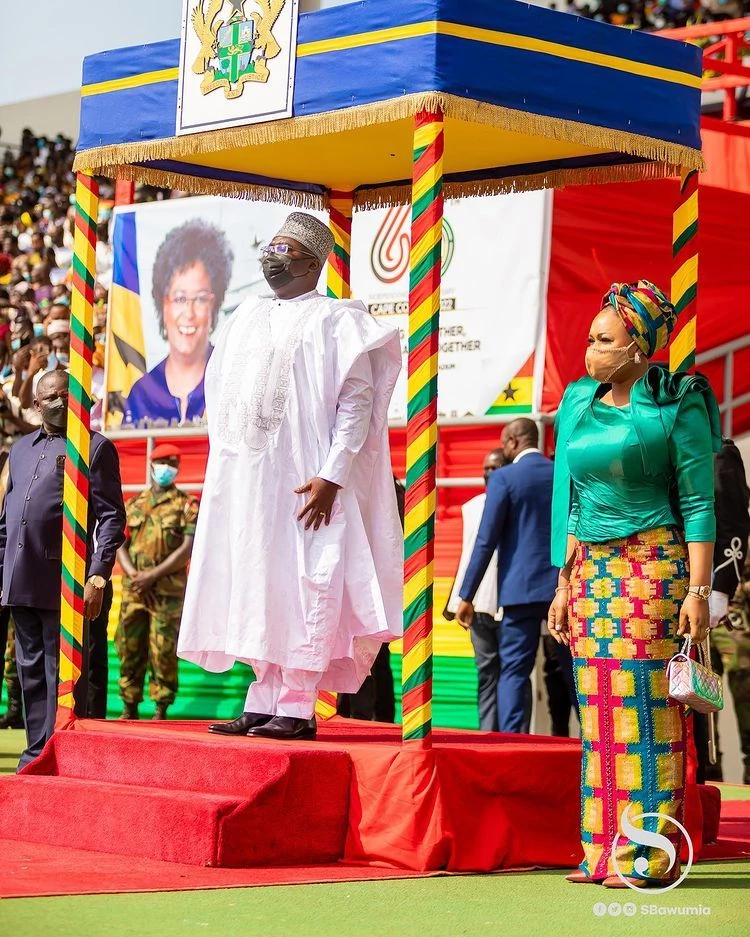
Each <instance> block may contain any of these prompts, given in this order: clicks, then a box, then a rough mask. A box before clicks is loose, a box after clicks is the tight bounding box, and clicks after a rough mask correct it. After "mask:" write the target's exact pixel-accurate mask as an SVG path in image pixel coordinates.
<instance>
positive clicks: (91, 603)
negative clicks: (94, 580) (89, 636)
mask: <svg viewBox="0 0 750 937" xmlns="http://www.w3.org/2000/svg"><path fill="white" fill-rule="evenodd" d="M103 599H104V589H97V588H96V586H92V585H91V583H90V582H87V583H86V585H85V586H84V587H83V617H84V618H87V619H88V620H89V621H93V620H94V619H95V618H98V617H99V614H100V612H101V610H102V600H103Z"/></svg>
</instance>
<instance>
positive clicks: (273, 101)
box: [177, 0, 299, 135]
mask: <svg viewBox="0 0 750 937" xmlns="http://www.w3.org/2000/svg"><path fill="white" fill-rule="evenodd" d="M298 15H299V0H183V4H182V40H181V44H180V72H179V83H178V93H177V134H178V135H179V134H185V133H199V132H200V131H203V130H219V129H221V128H223V127H238V126H242V125H244V124H254V123H259V122H260V121H268V120H277V119H278V118H280V117H291V116H292V103H293V100H292V99H293V92H294V67H295V62H296V58H297V18H298Z"/></svg>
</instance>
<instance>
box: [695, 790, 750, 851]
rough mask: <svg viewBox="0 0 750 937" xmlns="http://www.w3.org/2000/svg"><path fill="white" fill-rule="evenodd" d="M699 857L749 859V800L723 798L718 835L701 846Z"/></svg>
mask: <svg viewBox="0 0 750 937" xmlns="http://www.w3.org/2000/svg"><path fill="white" fill-rule="evenodd" d="M701 859H706V860H715V861H718V860H720V859H750V800H724V801H722V804H721V823H720V824H719V837H718V839H717V841H716V842H715V843H710V844H708V845H705V846H704V847H703V851H702V852H701Z"/></svg>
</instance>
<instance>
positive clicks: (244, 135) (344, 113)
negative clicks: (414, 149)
mask: <svg viewBox="0 0 750 937" xmlns="http://www.w3.org/2000/svg"><path fill="white" fill-rule="evenodd" d="M424 110H427V111H434V112H438V111H442V112H443V114H444V115H445V116H446V117H447V118H449V119H453V120H462V121H469V122H471V123H475V124H484V125H488V126H494V127H500V128H502V129H504V130H508V131H512V132H514V133H521V134H527V135H529V134H530V135H533V136H538V137H546V138H549V139H552V140H560V141H564V142H568V143H577V144H580V145H582V146H588V147H591V148H592V149H597V150H615V151H616V152H622V153H629V154H630V155H632V156H641V157H643V158H645V159H649V160H654V161H658V162H664V163H669V164H670V165H673V166H684V167H685V168H686V169H698V170H703V169H705V164H704V162H703V157H702V156H701V153H700V151H699V150H695V149H693V148H692V147H689V146H681V145H680V144H676V143H668V142H666V141H664V140H657V139H656V138H654V137H646V136H641V135H640V134H636V133H627V132H625V131H622V130H610V129H609V128H606V127H597V126H594V125H592V124H585V123H580V122H578V121H574V120H564V119H562V118H559V117H545V116H543V115H541V114H531V113H529V112H528V111H519V110H514V109H512V108H507V107H498V106H497V105H494V104H486V103H484V102H482V101H474V100H471V99H469V98H461V97H457V96H456V95H450V94H441V93H439V92H437V91H427V92H423V93H420V94H406V95H404V96H403V97H401V98H394V99H391V100H388V101H378V102H375V103H374V104H363V105H360V106H358V107H349V108H344V109H343V110H338V111H326V112H325V113H323V114H312V115H310V116H308V117H304V116H300V117H291V118H287V119H284V120H277V121H270V122H268V123H264V124H252V125H250V126H249V127H233V128H229V129H226V130H212V131H207V132H205V133H196V134H189V135H186V136H182V137H167V138H164V139H162V140H151V141H148V142H140V143H118V144H114V145H112V146H101V147H94V148H92V149H90V150H82V151H79V152H78V153H77V154H76V158H75V163H74V165H73V168H74V170H76V171H78V170H89V171H100V170H102V169H104V168H105V167H109V166H112V165H122V164H123V163H136V162H144V161H145V160H157V159H180V158H185V157H196V156H200V155H201V154H204V153H215V152H217V151H220V150H229V149H242V148H244V147H251V146H264V145H266V144H272V143H281V142H287V141H289V140H301V139H304V138H306V137H314V136H325V135H327V134H337V133H342V132H345V131H348V130H357V129H359V128H361V127H368V126H372V125H373V124H381V123H389V122H393V121H398V120H405V119H407V118H412V117H414V115H415V114H417V113H419V112H420V111H424ZM332 184H333V183H332Z"/></svg>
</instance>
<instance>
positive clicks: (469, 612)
mask: <svg viewBox="0 0 750 937" xmlns="http://www.w3.org/2000/svg"><path fill="white" fill-rule="evenodd" d="M456 621H457V622H458V623H459V625H461V627H462V628H466V630H467V631H468V630H469V628H471V623H472V622H473V621H474V606H473V605H472V604H471V602H467V601H466V600H465V599H461V604H460V605H459V606H458V611H457V612H456Z"/></svg>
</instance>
